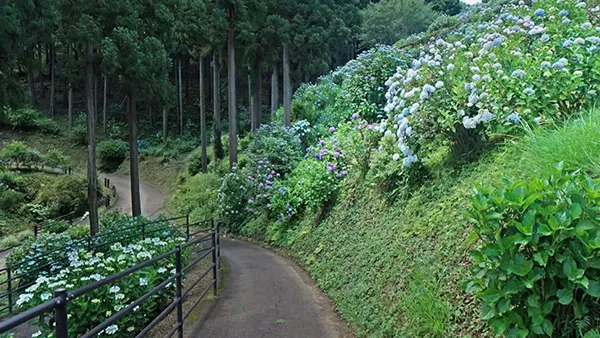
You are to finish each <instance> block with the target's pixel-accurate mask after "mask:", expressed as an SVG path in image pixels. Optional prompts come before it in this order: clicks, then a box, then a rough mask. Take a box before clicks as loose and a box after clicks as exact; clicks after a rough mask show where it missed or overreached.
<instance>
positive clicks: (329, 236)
mask: <svg viewBox="0 0 600 338" xmlns="http://www.w3.org/2000/svg"><path fill="white" fill-rule="evenodd" d="M597 11H598V7H595V5H588V4H586V3H585V2H578V1H553V0H551V1H538V2H532V3H529V2H528V3H525V2H519V3H516V2H509V1H495V2H491V3H488V4H482V5H479V6H475V7H472V8H470V9H469V11H467V12H466V13H464V14H462V15H461V16H459V17H457V18H453V19H446V20H442V21H439V22H437V23H436V24H435V27H433V28H432V29H430V30H429V31H428V32H426V33H425V34H421V35H419V36H415V37H411V38H409V39H407V40H405V41H400V42H398V43H397V44H396V45H395V46H389V47H384V46H381V47H377V48H375V49H373V50H371V51H368V52H366V53H363V54H362V55H360V56H359V57H358V58H357V59H356V60H354V61H351V62H350V63H348V64H347V65H346V66H344V67H341V68H340V69H338V70H337V71H335V72H333V73H331V74H329V75H327V76H325V77H322V78H321V79H319V81H317V82H316V83H315V84H305V85H303V86H302V87H301V88H300V89H299V90H298V91H297V92H296V94H295V97H294V101H293V114H292V117H293V119H294V120H295V121H296V122H295V123H294V124H293V125H292V126H291V128H289V129H288V128H283V127H281V126H279V125H278V124H277V123H274V124H272V125H269V126H267V127H263V128H261V129H259V130H258V131H257V132H256V133H255V134H251V135H249V136H248V137H247V138H245V139H243V140H241V141H240V146H241V148H242V150H243V156H242V157H240V160H239V161H238V166H237V168H236V169H235V170H234V171H233V172H232V173H229V174H227V175H225V176H224V178H223V181H222V184H221V188H220V189H219V193H218V207H219V214H220V216H221V217H223V218H225V219H226V220H227V221H229V226H230V231H232V232H234V233H236V234H240V235H243V236H250V237H254V238H258V239H261V240H264V241H268V242H271V243H273V244H276V245H278V246H280V247H283V248H285V249H287V250H289V252H290V253H291V254H292V255H294V256H296V257H297V258H298V259H299V260H300V261H301V262H303V263H304V264H305V265H306V267H307V269H308V270H309V272H310V273H311V275H312V276H313V278H315V280H316V281H317V283H318V284H319V286H320V287H321V288H322V289H323V290H325V291H326V292H327V293H328V294H329V295H331V297H332V298H333V300H334V302H335V303H336V304H337V306H338V310H339V311H340V313H341V314H342V316H343V317H344V318H346V319H347V320H348V322H349V323H350V324H351V325H352V326H353V327H355V328H356V330H357V332H358V333H359V335H360V336H370V337H371V336H372V337H421V336H435V337H442V336H444V337H462V336H471V337H483V336H488V335H491V334H492V332H495V333H498V334H502V333H504V334H506V335H507V336H511V337H512V336H514V337H525V336H527V335H532V336H537V335H541V336H543V335H547V336H553V335H554V336H578V335H581V336H582V335H583V334H585V333H586V332H587V331H589V330H590V329H594V328H595V327H597V323H595V322H594V320H590V319H589V318H595V317H594V316H595V315H596V311H597V309H596V308H595V307H594V306H593V305H590V304H591V303H590V302H593V300H594V299H597V297H598V294H597V293H596V290H595V289H593V288H594V287H595V285H596V284H594V283H596V282H597V281H598V279H597V276H596V275H595V273H596V272H595V271H596V270H595V268H594V266H590V265H589V264H588V263H586V261H588V260H593V257H597V255H598V252H597V250H595V249H594V244H593V243H595V242H593V239H594V238H595V236H597V235H598V234H597V233H596V232H595V231H596V230H597V227H598V225H600V223H599V220H598V217H597V214H594V212H593V210H594V209H593V208H594V207H593V205H592V204H590V203H591V202H590V201H592V200H593V199H594V198H595V197H594V196H595V194H596V193H595V192H594V191H595V190H594V189H595V188H593V187H594V184H592V183H590V185H589V186H590V187H591V188H589V189H587V190H585V191H583V190H581V191H580V192H579V194H580V195H581V196H584V197H581V198H579V197H578V198H575V202H574V200H573V199H570V198H568V199H565V198H564V196H562V195H561V194H560V190H557V189H558V188H556V187H557V185H555V184H554V183H553V182H555V181H554V180H555V179H556V180H558V182H563V183H564V182H567V181H569V180H571V179H572V180H573V182H593V181H594V179H595V177H597V174H598V170H597V168H598V167H597V160H596V159H597V158H598V148H597V142H598V141H599V135H598V132H597V130H598V129H597V128H596V126H597V122H596V121H597V117H598V112H597V111H594V110H592V111H591V112H587V109H589V108H591V107H593V105H594V102H595V101H596V99H597V96H598V92H597V90H598V85H599V84H600V81H599V80H600V71H599V69H600V67H599V62H600V57H599V55H598V49H597V48H598V44H600V38H599V34H600V33H599V29H598V28H596V27H594V25H593V24H592V23H590V21H592V22H593V20H592V18H593V14H594V13H596V12H597ZM582 111H583V113H582ZM281 128H283V130H281ZM283 155H285V156H283ZM561 161H562V162H563V164H562V169H561V170H560V171H556V170H553V169H552V168H554V167H555V165H556V164H557V163H558V162H561ZM582 168H583V169H585V172H581V171H578V170H579V169H582ZM198 175H200V177H202V176H201V175H202V174H198ZM549 175H552V177H553V178H552V179H550V180H549V181H548V180H545V179H546V178H547V177H549ZM563 175H564V178H563ZM502 177H506V178H511V179H516V180H517V183H514V185H513V186H511V185H508V186H507V187H510V189H516V190H515V191H518V193H517V194H516V195H515V193H514V192H513V190H510V189H509V188H507V187H504V186H503V185H502V184H501V183H500V179H501V178H502ZM518 180H523V181H518ZM203 181H208V179H207V178H204V177H203V178H197V177H194V179H193V180H188V181H187V182H188V183H185V182H183V185H182V186H181V187H182V188H181V190H180V191H179V193H178V194H177V195H176V198H179V199H180V200H184V199H186V198H189V199H191V198H192V196H200V194H198V193H197V192H194V191H193V189H190V188H189V187H188V188H186V184H190V183H189V182H194V184H198V183H199V182H203ZM536 182H538V183H536ZM569 182H570V181H569ZM563 183H560V184H563ZM506 184H509V183H506ZM476 185H477V186H478V187H480V188H478V190H477V192H478V195H477V196H478V197H477V198H475V199H473V189H474V188H475V187H476ZM210 186H211V187H213V188H212V189H214V184H211V185H210ZM494 187H497V188H494ZM515 187H516V188H515ZM506 189H509V190H506ZM536 189H538V190H540V192H539V193H535V194H532V195H531V196H530V199H528V200H530V202H528V203H529V204H514V203H517V202H518V203H524V202H523V200H519V198H520V197H519V196H521V195H523V196H525V192H524V191H527V192H528V193H529V192H530V191H536ZM568 189H569V191H570V192H572V193H574V194H577V191H578V190H577V189H583V188H581V187H580V185H577V184H575V185H574V186H569V188H568ZM573 189H575V190H574V191H575V192H573ZM506 191H510V193H504V192H506ZM521 191H523V193H521ZM491 196H495V197H491ZM515 196H517V197H515ZM511 198H516V199H517V202H514V201H513V202H510V201H511V200H510V199H511ZM202 200H209V198H206V197H203V198H202ZM484 200H487V201H493V202H489V203H488V204H485V206H483V205H482V204H478V203H480V202H481V201H484ZM481 203H483V202H481ZM510 203H513V204H510ZM548 203H550V204H552V203H554V204H555V205H557V207H555V208H554V207H552V208H550V207H549V206H548V205H549V204H548ZM199 204H200V205H203V204H202V203H199ZM575 204H577V206H575ZM546 207H549V208H550V209H544V208H546ZM579 207H582V208H583V209H584V210H585V213H583V214H582V213H581V212H578V210H579V209H578V208H579ZM488 208H489V209H488ZM559 208H567V209H569V208H571V209H572V210H573V213H572V214H571V215H572V216H571V217H570V218H568V221H567V219H566V218H564V217H563V216H561V217H563V218H561V217H559V216H560V215H563V214H564V212H563V211H564V210H563V211H561V210H562V209H559ZM193 209H194V210H199V209H198V208H193ZM210 210H212V209H210V208H205V209H204V210H202V211H201V212H199V214H198V215H197V216H196V217H199V218H200V217H202V214H203V213H204V212H210ZM463 210H468V211H467V212H465V213H464V215H467V217H466V218H465V216H464V215H463ZM485 210H487V211H486V212H488V211H489V213H490V214H485V213H484V214H481V213H482V212H483V211H485ZM544 210H546V211H544ZM547 210H553V211H547ZM561 213H562V214H561ZM554 214H556V215H558V216H556V218H557V219H563V220H564V222H563V224H562V225H561V226H560V227H555V228H554V227H553V228H552V229H551V231H550V230H548V231H546V230H544V229H546V228H544V227H543V226H542V225H545V224H546V223H544V222H547V219H546V217H548V218H550V219H551V218H552V217H555V216H554ZM469 215H471V216H469ZM477 215H479V216H477ZM481 215H483V216H481ZM490 215H491V216H490ZM525 215H528V216H527V217H526V218H525V219H522V218H523V217H525ZM531 215H534V216H533V218H531V217H532V216H531ZM535 215H537V216H535ZM542 216H543V217H542ZM532 220H533V223H531V222H532ZM561 222H562V221H561ZM577 222H584V223H583V224H587V225H589V226H586V227H583V228H582V227H579V228H575V225H576V224H577ZM530 223H531V224H535V226H534V225H532V226H531V227H532V228H530V229H529V228H527V227H528V226H529V225H527V224H530ZM550 223H551V224H558V223H556V222H555V221H554V220H552V221H550ZM519 224H521V225H519ZM522 224H526V226H525V227H523V226H522ZM473 225H474V226H473ZM592 225H593V226H592ZM473 229H475V230H477V231H476V232H475V233H473ZM563 230H564V231H563ZM485 231H487V232H485ZM471 234H473V235H471ZM476 235H479V237H481V238H483V237H484V235H485V236H487V235H490V236H492V238H493V239H494V240H497V241H498V243H500V244H497V245H500V249H498V247H496V249H495V251H490V249H489V247H486V246H482V245H483V244H484V243H486V244H490V243H492V244H493V243H494V241H491V242H479V241H476V238H477V237H476ZM554 236H556V237H554ZM547 239H554V242H555V243H558V242H560V243H563V244H564V245H563V244H561V246H559V247H558V248H554V249H552V250H554V251H552V253H551V254H550V255H551V256H552V257H553V255H554V253H556V261H555V260H553V259H554V258H552V259H550V260H547V259H546V260H539V257H538V258H536V257H533V256H534V255H533V253H534V252H545V254H547V253H548V252H549V251H547V250H548V247H547V242H546V240H547ZM550 242H552V241H550ZM574 247H578V248H580V249H577V250H575V249H569V248H574ZM480 248H483V251H478V250H481V249H480ZM472 249H476V250H475V253H477V252H479V255H478V256H477V255H476V256H475V260H472V258H470V256H469V252H470V251H471V250H472ZM573 250H575V251H573ZM481 252H483V253H481ZM520 252H523V253H526V254H521V253H520ZM573 252H577V253H578V255H575V256H574V258H568V259H567V258H566V257H569V255H573ZM544 257H547V256H544ZM534 261H535V264H536V265H535V268H532V267H533V266H534V263H533V262H534ZM473 262H477V264H479V265H478V267H479V270H476V272H477V273H478V274H476V275H474V276H472V275H471V272H472V271H473V267H474V264H473ZM540 262H541V263H540ZM542 263H543V264H542ZM546 264H548V265H546ZM563 265H564V266H563ZM519 267H522V268H519ZM523 267H524V268H523ZM561 271H562V272H561ZM507 281H510V283H508V282H507ZM587 281H589V282H587ZM544 285H546V289H544ZM540 290H543V291H541V293H540ZM569 290H571V291H570V292H571V294H572V297H571V298H568V297H566V295H568V292H569ZM482 302H483V313H482V311H481V310H482ZM573 309H575V310H573ZM521 310H522V311H523V312H520V311H521Z"/></svg>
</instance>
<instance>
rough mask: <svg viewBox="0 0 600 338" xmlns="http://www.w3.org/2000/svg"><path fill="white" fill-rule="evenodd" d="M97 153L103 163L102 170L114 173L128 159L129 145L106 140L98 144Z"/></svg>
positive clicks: (119, 141)
mask: <svg viewBox="0 0 600 338" xmlns="http://www.w3.org/2000/svg"><path fill="white" fill-rule="evenodd" d="M96 151H97V154H98V158H100V160H101V161H102V165H101V168H102V169H105V170H107V171H114V170H116V169H117V168H118V167H119V165H120V164H121V163H122V162H123V161H124V160H125V158H127V154H128V153H129V143H127V142H125V141H121V140H104V141H100V142H98V145H97V148H96Z"/></svg>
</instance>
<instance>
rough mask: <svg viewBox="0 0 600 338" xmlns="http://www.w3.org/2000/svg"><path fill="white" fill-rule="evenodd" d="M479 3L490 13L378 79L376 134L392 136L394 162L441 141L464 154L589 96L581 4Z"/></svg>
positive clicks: (591, 70)
mask: <svg viewBox="0 0 600 338" xmlns="http://www.w3.org/2000/svg"><path fill="white" fill-rule="evenodd" d="M482 8H484V9H482V10H481V15H486V16H492V15H494V17H493V19H491V20H489V21H487V22H478V23H472V24H471V23H469V24H463V25H461V26H460V27H459V28H458V29H457V30H456V31H454V32H453V33H452V34H450V35H448V36H446V37H445V38H444V39H442V38H437V39H435V38H432V39H430V40H429V41H428V42H427V43H426V44H424V45H421V46H417V47H416V48H415V49H414V50H411V54H412V55H414V56H415V57H414V59H413V61H412V65H411V67H399V68H398V71H397V73H396V74H394V75H393V76H392V77H391V78H390V79H389V80H388V81H387V82H386V85H387V86H388V92H387V94H386V98H387V105H386V107H385V111H386V112H387V114H388V118H387V120H384V121H383V126H382V127H381V128H380V130H381V131H382V132H385V133H387V134H388V135H391V136H393V137H394V138H395V141H396V144H397V149H396V151H395V152H392V153H390V154H389V156H390V157H393V158H394V159H398V160H400V159H402V165H404V166H411V165H412V164H413V163H415V162H417V161H419V160H420V159H421V158H422V157H425V156H427V154H428V152H429V151H431V150H434V149H435V148H436V147H437V146H438V145H439V144H440V142H441V143H449V144H450V145H452V146H453V147H454V150H456V151H458V152H460V153H463V154H464V153H468V152H469V151H472V150H474V149H476V148H477V147H478V146H479V145H480V144H481V143H482V141H483V138H485V137H487V136H488V135H489V134H490V133H509V132H511V131H513V130H514V129H516V128H517V127H518V126H519V125H520V123H529V124H541V123H555V122H558V121H561V120H563V119H564V118H565V117H567V116H568V115H569V114H570V113H572V112H574V111H576V110H577V109H579V108H581V107H583V106H586V105H589V104H590V103H592V102H593V100H594V99H596V98H597V90H598V84H599V81H600V70H599V66H600V55H599V54H598V45H599V44H600V37H599V35H600V33H598V29H595V28H594V27H592V25H591V24H590V23H589V22H587V17H586V11H585V3H584V2H574V1H571V0H568V1H559V0H557V1H537V2H534V3H533V4H532V5H531V6H529V5H525V4H524V3H523V2H520V3H519V4H518V5H515V4H513V3H512V2H511V3H506V4H503V5H502V6H501V7H500V8H499V11H497V12H496V11H491V9H497V8H496V7H490V6H484V7H482ZM476 11H477V10H476ZM472 15H473V16H475V15H474V14H472Z"/></svg>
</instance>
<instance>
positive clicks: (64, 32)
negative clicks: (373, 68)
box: [0, 0, 460, 232]
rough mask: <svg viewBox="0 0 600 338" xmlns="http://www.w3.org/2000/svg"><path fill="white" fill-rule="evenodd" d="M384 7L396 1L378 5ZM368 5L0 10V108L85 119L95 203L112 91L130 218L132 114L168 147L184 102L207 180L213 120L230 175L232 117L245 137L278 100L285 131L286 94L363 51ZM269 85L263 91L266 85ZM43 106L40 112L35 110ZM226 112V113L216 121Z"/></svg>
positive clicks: (359, 1)
mask: <svg viewBox="0 0 600 338" xmlns="http://www.w3.org/2000/svg"><path fill="white" fill-rule="evenodd" d="M386 1H388V2H389V1H396V2H398V1H402V0H384V1H383V2H386ZM440 2H441V3H443V4H444V5H443V6H442V5H440V6H438V7H440V8H442V7H443V8H446V7H448V8H451V10H454V8H455V7H456V8H460V6H459V2H458V0H455V1H453V0H440ZM371 3H372V1H368V0H103V1H94V0H92V1H89V0H86V1H83V0H27V1H20V0H18V1H17V0H9V1H3V2H2V3H0V26H1V27H0V28H1V29H0V106H2V107H4V106H8V107H16V108H20V107H23V106H26V105H30V106H33V107H39V108H40V109H42V110H44V111H45V112H47V114H48V115H49V116H51V117H55V116H56V115H57V114H65V115H67V116H68V126H69V129H70V128H72V127H73V120H74V115H75V112H76V111H85V113H86V115H87V132H88V142H89V144H88V151H89V159H88V181H89V191H90V192H92V191H96V186H95V185H96V181H97V180H96V164H95V161H96V159H95V158H96V156H95V148H96V147H95V140H96V137H95V133H96V131H97V130H103V131H105V130H106V128H107V96H109V95H110V94H107V93H114V92H115V91H117V92H118V93H119V94H120V97H118V98H114V97H113V98H114V99H115V100H117V99H118V100H119V101H123V102H124V103H125V104H124V107H125V108H126V111H127V120H128V125H129V142H130V158H131V159H132V160H131V161H130V163H131V168H130V172H131V181H132V182H131V183H132V184H131V187H132V207H133V214H134V216H135V215H139V214H140V212H141V208H140V203H139V175H138V168H137V166H138V163H137V161H136V160H133V159H137V157H138V154H137V152H138V147H137V142H138V137H137V126H138V123H137V121H138V115H140V116H139V117H140V118H146V119H147V118H149V119H150V120H151V121H154V119H155V118H154V114H155V112H161V113H162V128H161V129H162V136H163V139H165V140H166V137H167V133H168V131H169V130H168V127H167V125H168V123H169V121H172V120H175V121H177V126H178V130H179V132H181V133H183V131H184V128H185V120H184V101H185V102H186V103H190V102H191V103H193V104H194V105H195V107H197V108H198V109H197V112H198V113H197V115H195V116H196V117H194V118H193V120H194V121H198V124H199V125H200V128H201V132H200V134H201V135H199V136H200V138H201V147H202V152H203V161H202V164H203V165H202V170H203V171H204V172H205V171H206V170H207V160H206V157H207V154H206V152H207V143H208V142H209V140H207V132H206V131H207V120H209V122H210V121H211V120H212V123H211V125H212V132H211V133H210V134H212V141H211V143H212V145H213V151H214V158H216V159H220V158H223V156H224V154H225V151H224V149H223V145H222V142H221V123H222V121H227V126H228V129H229V145H228V147H229V149H228V154H229V162H230V166H232V165H233V164H234V163H235V162H237V134H238V131H237V130H236V127H237V123H235V122H236V121H237V120H238V116H237V114H238V112H237V108H238V106H244V107H249V111H250V130H251V131H254V130H256V129H257V128H258V127H259V126H260V125H261V123H263V115H265V117H267V118H268V117H269V116H270V117H271V119H272V117H273V115H274V114H275V111H277V110H278V109H279V107H280V102H279V98H280V95H279V92H280V91H281V92H282V95H281V97H282V98H283V102H282V105H283V108H284V109H283V111H284V113H283V121H284V123H285V124H286V125H289V124H290V121H291V98H292V93H293V89H294V88H295V87H297V86H298V85H299V84H300V83H302V82H308V81H313V80H315V79H316V78H317V77H318V76H319V75H321V74H324V73H326V72H328V71H330V70H331V69H333V68H335V67H337V66H339V65H342V64H345V63H346V62H347V61H348V60H350V59H352V58H353V57H354V56H355V55H356V53H357V52H358V51H359V50H358V48H359V46H362V47H364V46H365V45H364V44H361V42H360V41H359V37H360V30H361V27H360V24H361V17H362V15H361V13H362V10H364V9H365V8H366V7H368V6H369V5H370V4H371ZM449 3H453V4H455V6H454V7H453V6H449V5H448V4H449ZM420 4H421V5H422V6H428V7H435V6H434V5H435V4H433V5H425V4H424V3H423V2H421V3H420ZM280 77H281V80H282V81H280ZM269 82H270V86H266V85H264V84H265V83H269ZM191 85H194V86H197V88H198V91H197V92H199V95H198V97H190V94H189V87H190V86H191ZM117 88H118V90H117ZM194 92H196V91H194ZM76 96H77V97H81V98H82V99H81V100H79V101H80V102H75V99H74V97H76ZM113 96H114V95H113ZM48 97H49V99H47V98H48ZM57 97H61V98H62V99H60V100H57ZM224 98H227V100H224ZM42 99H43V100H44V102H48V104H44V105H42V104H40V101H41V100H42ZM57 101H60V102H61V105H60V106H58V105H57ZM222 101H226V102H225V103H223V102H222ZM83 102H84V103H85V104H84V103H83ZM211 103H212V105H211ZM210 106H212V107H210ZM224 107H226V108H227V114H225V113H224V112H223V111H222V109H223V108H224ZM138 111H139V112H140V114H138ZM211 111H212V114H211V115H212V116H209V112H211ZM265 112H266V114H265ZM222 115H223V116H222ZM230 122H233V123H230ZM89 196H90V205H95V203H96V201H94V200H93V199H95V196H96V194H94V193H90V194H89ZM94 209H95V208H92V212H91V213H90V220H91V224H92V232H95V229H97V214H96V213H95V212H93V210H94Z"/></svg>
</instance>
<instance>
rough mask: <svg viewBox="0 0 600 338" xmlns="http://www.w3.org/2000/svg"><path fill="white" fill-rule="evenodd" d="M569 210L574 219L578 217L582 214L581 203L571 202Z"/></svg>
mask: <svg viewBox="0 0 600 338" xmlns="http://www.w3.org/2000/svg"><path fill="white" fill-rule="evenodd" d="M569 212H570V213H571V217H572V218H573V219H575V218H578V217H579V216H581V205H579V203H573V204H571V208H570V209H569Z"/></svg>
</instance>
